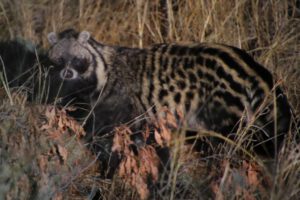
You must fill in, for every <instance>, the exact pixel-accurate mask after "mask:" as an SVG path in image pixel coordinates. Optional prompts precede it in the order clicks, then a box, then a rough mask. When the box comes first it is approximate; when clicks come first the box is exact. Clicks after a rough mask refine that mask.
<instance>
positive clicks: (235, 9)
mask: <svg viewBox="0 0 300 200" xmlns="http://www.w3.org/2000/svg"><path fill="white" fill-rule="evenodd" d="M162 2H164V1H161V0H111V1H107V0H78V1H74V0H63V1H58V0H21V1H20V0H0V39H2V40H7V39H12V38H15V37H21V38H25V39H27V40H32V41H34V42H35V43H37V44H39V45H41V46H43V47H47V46H48V44H47V41H46V38H47V37H46V35H47V33H49V32H51V31H60V30H63V29H66V28H71V27H72V28H77V29H78V30H88V31H90V32H92V35H93V36H94V37H95V38H96V39H97V40H99V41H102V42H103V43H107V44H114V45H126V46H130V47H146V46H148V45H150V44H153V43H159V42H219V43H225V44H229V45H233V46H237V47H240V48H243V49H246V50H247V51H248V52H249V53H250V54H252V55H253V56H254V57H255V59H256V60H258V61H259V62H260V63H262V64H263V65H264V66H266V67H267V68H268V69H269V70H271V71H272V72H273V73H274V74H276V77H277V80H279V81H280V82H282V87H283V88H284V90H285V91H286V94H287V96H288V98H289V100H290V102H291V104H292V106H293V107H294V110H295V113H296V116H298V117H297V118H299V116H300V101H299V99H300V78H299V77H300V68H299V66H300V2H299V0H286V1H283V0H266V1H260V0H240V1H234V0H229V1H225V0H212V1H208V0H189V1H179V0H166V1H165V2H167V3H168V4H166V5H164V4H163V3H162ZM176 141H178V143H176V142H174V144H173V148H172V152H171V154H172V158H173V160H172V163H170V169H169V170H170V173H169V175H170V176H169V177H168V179H167V180H161V181H162V182H164V184H165V185H166V186H165V187H163V188H161V189H160V190H158V191H156V194H153V195H154V197H156V198H161V199H176V198H179V197H181V198H190V199H208V198H216V199H232V198H239V199H241V198H242V199H297V197H299V196H300V191H299V188H300V182H299V178H300V177H299V174H300V160H299V156H300V153H299V146H298V147H297V146H296V147H295V146H293V145H291V144H289V145H287V146H286V147H285V151H284V152H282V153H281V155H280V159H279V160H280V162H279V163H278V164H276V165H275V166H273V167H272V168H273V169H275V170H274V171H275V172H276V173H275V172H272V171H271V170H270V168H266V167H265V165H264V164H261V162H260V161H259V158H255V159H254V160H251V161H249V160H248V161H245V160H243V159H242V157H240V156H239V155H238V154H236V151H230V155H229V153H228V147H221V151H220V152H219V153H218V154H214V155H213V156H214V157H213V158H205V159H203V158H201V156H199V155H198V154H197V153H192V152H190V150H187V147H185V146H184V145H183V144H182V141H183V140H182V139H178V140H176ZM297 149H298V150H297ZM222 152H223V153H222ZM224 152H227V153H224ZM225 156H226V157H225ZM221 158H222V159H221ZM224 158H225V159H224ZM95 176H96V175H95ZM95 176H93V175H90V174H89V175H86V176H83V178H82V179H78V180H77V181H79V182H80V181H82V183H84V184H92V185H93V188H100V190H99V191H100V193H101V194H102V195H103V198H104V199H118V198H119V199H136V198H137V194H136V192H134V191H131V190H129V189H128V185H126V186H125V185H124V182H122V181H121V180H119V178H118V177H116V178H115V179H116V180H114V181H108V182H105V181H103V180H98V181H97V180H96V178H95ZM91 193H92V192H91ZM95 193H97V191H96V192H95ZM74 194H76V195H77V196H76V195H75V196H74ZM118 195H122V196H121V197H118ZM96 196H97V195H96ZM100 196H101V195H100ZM70 198H72V199H80V198H85V197H82V196H80V194H78V193H76V192H73V193H72V191H71V193H70Z"/></svg>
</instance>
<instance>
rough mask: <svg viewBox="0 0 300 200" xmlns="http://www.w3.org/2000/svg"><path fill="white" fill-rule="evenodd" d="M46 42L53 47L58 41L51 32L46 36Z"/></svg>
mask: <svg viewBox="0 0 300 200" xmlns="http://www.w3.org/2000/svg"><path fill="white" fill-rule="evenodd" d="M47 37H48V41H49V43H50V44H51V45H54V44H56V43H57V41H58V39H57V35H56V33H55V32H51V33H49V34H48V36H47Z"/></svg>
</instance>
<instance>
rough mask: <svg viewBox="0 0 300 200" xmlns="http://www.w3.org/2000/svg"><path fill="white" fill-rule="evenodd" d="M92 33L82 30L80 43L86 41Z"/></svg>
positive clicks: (79, 38)
mask: <svg viewBox="0 0 300 200" xmlns="http://www.w3.org/2000/svg"><path fill="white" fill-rule="evenodd" d="M90 36H91V34H90V33H89V32H87V31H82V32H81V33H80V34H79V37H78V41H79V42H80V43H86V42H87V41H88V40H89V39H90Z"/></svg>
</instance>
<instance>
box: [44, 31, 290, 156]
mask: <svg viewBox="0 0 300 200" xmlns="http://www.w3.org/2000/svg"><path fill="white" fill-rule="evenodd" d="M48 38H49V41H50V43H51V44H52V46H51V48H50V50H49V57H50V59H51V60H52V61H53V62H55V63H56V64H57V65H61V66H62V70H64V71H63V73H62V74H66V75H68V74H72V72H71V71H74V70H75V71H76V72H78V73H76V76H75V75H74V74H72V75H74V77H73V76H68V77H69V78H68V77H64V75H61V76H62V77H61V78H62V79H64V80H65V81H66V82H71V83H72V84H71V85H72V87H74V88H76V89H78V90H80V91H82V92H79V93H77V94H76V96H88V97H89V101H90V104H91V105H96V108H97V109H96V117H98V119H97V124H99V126H100V127H101V126H105V125H107V123H110V124H114V125H115V124H117V123H121V122H126V120H128V121H129V120H131V119H133V118H134V117H136V116H138V115H140V114H143V113H145V112H146V111H148V110H150V114H152V115H156V113H157V111H159V110H160V109H161V108H162V107H163V106H167V107H168V108H169V109H170V110H171V111H172V112H174V113H175V111H176V109H177V110H178V109H179V110H180V111H182V112H183V113H184V116H185V118H186V122H187V125H188V126H189V127H190V128H193V129H207V130H213V131H216V132H220V133H222V134H224V135H229V134H231V133H235V132H236V130H237V127H238V125H239V123H240V120H241V119H242V118H243V117H245V118H246V119H245V120H244V122H246V123H248V124H249V123H251V122H252V121H253V120H254V119H255V122H254V123H253V127H256V128H254V129H256V130H258V129H259V130H260V132H261V133H256V135H255V137H254V144H259V143H264V141H265V140H266V141H267V142H266V145H265V147H266V148H267V149H270V150H271V151H274V148H275V145H274V143H273V142H274V140H275V139H274V138H275V137H277V139H276V140H277V141H282V139H283V136H284V134H286V133H287V132H288V130H289V127H290V118H291V111H290V106H289V104H288V102H287V99H286V97H285V95H284V94H283V93H282V91H281V89H280V88H279V87H276V85H275V84H274V80H273V77H272V75H271V73H270V72H269V71H268V70H267V69H266V68H264V67H263V66H261V65H260V64H259V63H257V62H256V61H255V60H254V59H253V58H252V57H251V56H250V55H248V54H247V53H246V52H245V51H243V50H241V49H238V48H235V47H231V46H227V45H222V44H209V43H200V44H190V45H180V44H157V45H153V46H151V47H149V48H145V49H135V48H126V47H119V46H109V45H104V44H102V43H99V42H97V41H95V40H94V39H93V38H92V37H90V35H89V33H88V32H85V31H83V32H81V33H77V32H75V31H74V30H67V31H64V32H61V33H59V34H58V35H56V34H55V33H50V34H49V36H48ZM87 86H88V89H87V90H86V91H85V92H83V88H84V87H87ZM274 105H276V106H275V107H276V109H274ZM150 108H152V109H150ZM274 116H276V117H274ZM107 118H109V119H110V121H109V122H107V121H106V119H107ZM103 121H105V122H103ZM275 122H276V123H275ZM274 127H276V129H274ZM261 130H262V131H261Z"/></svg>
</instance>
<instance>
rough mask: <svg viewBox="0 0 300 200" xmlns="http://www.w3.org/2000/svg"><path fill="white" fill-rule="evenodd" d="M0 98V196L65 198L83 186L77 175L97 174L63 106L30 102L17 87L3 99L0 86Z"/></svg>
mask: <svg viewBox="0 0 300 200" xmlns="http://www.w3.org/2000/svg"><path fill="white" fill-rule="evenodd" d="M0 101H1V106H0V113H1V116H0V150H1V151H0V158H1V165H0V199H57V200H58V199H65V197H68V196H69V195H67V194H69V191H70V190H77V191H78V190H79V188H83V187H84V185H82V184H78V183H79V182H78V179H79V178H80V177H82V176H84V175H85V174H86V173H92V172H93V173H94V174H97V165H96V163H97V161H96V158H95V157H94V156H93V155H92V154H91V153H90V152H89V151H88V150H87V149H86V148H85V145H84V144H83V143H82V141H80V138H81V137H82V136H83V134H84V131H83V129H82V127H81V126H80V125H79V124H78V123H77V122H76V121H75V120H73V119H71V118H69V117H68V116H67V115H66V112H65V111H63V110H57V109H56V108H55V107H53V106H42V105H30V104H28V103H26V95H24V94H22V93H20V92H18V93H17V92H14V93H11V98H10V99H9V98H8V96H7V94H6V92H4V91H3V90H1V100H0ZM87 186H88V187H90V185H86V187H87ZM88 191H90V190H88ZM78 192H79V191H78ZM80 192H84V191H80ZM85 195H87V194H85Z"/></svg>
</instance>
